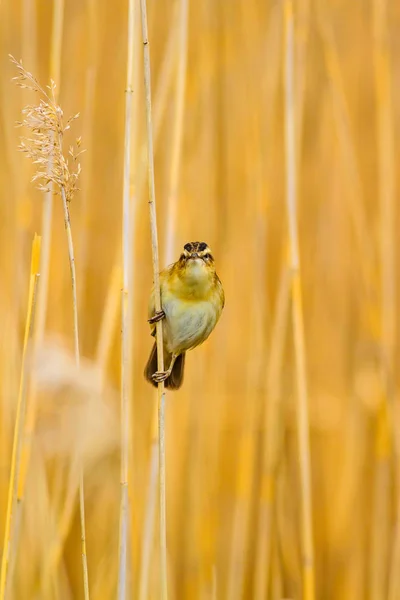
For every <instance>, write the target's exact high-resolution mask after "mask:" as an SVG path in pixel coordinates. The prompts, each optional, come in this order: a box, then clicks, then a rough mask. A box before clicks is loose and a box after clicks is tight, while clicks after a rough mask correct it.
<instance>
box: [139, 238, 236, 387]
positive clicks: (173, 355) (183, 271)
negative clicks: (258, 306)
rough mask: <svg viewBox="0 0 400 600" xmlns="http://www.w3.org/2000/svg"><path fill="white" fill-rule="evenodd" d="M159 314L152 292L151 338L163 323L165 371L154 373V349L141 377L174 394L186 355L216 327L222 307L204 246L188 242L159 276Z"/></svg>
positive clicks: (217, 282)
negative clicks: (161, 384)
mask: <svg viewBox="0 0 400 600" xmlns="http://www.w3.org/2000/svg"><path fill="white" fill-rule="evenodd" d="M160 291H161V311H160V312H158V313H156V311H155V303H154V288H153V290H152V293H151V295H150V302H149V319H148V321H149V323H150V326H151V335H152V336H154V337H155V336H156V323H157V321H160V320H161V319H162V320H163V344H164V368H165V369H166V370H165V371H162V372H161V371H157V344H156V342H155V343H154V345H153V349H152V351H151V353H150V357H149V360H148V362H147V365H146V368H145V372H144V375H145V377H146V379H147V380H148V381H149V382H150V383H152V384H153V385H154V386H157V384H158V383H159V382H161V381H165V387H166V388H169V389H171V390H177V389H179V388H180V387H181V385H182V381H183V371H184V366H185V353H186V352H187V351H188V350H192V349H193V348H195V347H196V346H199V345H200V344H202V343H203V342H204V341H205V340H206V339H207V338H208V336H209V335H210V333H211V332H212V330H213V329H214V327H215V326H216V324H217V322H218V320H219V318H220V316H221V313H222V309H223V308H224V304H225V295H224V290H223V289H222V284H221V281H220V280H219V277H218V275H217V273H216V271H215V263H214V258H213V256H212V253H211V250H210V248H209V247H208V245H207V244H206V243H205V242H189V243H187V244H185V246H184V247H183V253H182V254H181V256H180V258H179V260H177V262H175V263H174V264H172V265H170V266H169V267H167V268H166V269H164V270H163V271H161V273H160Z"/></svg>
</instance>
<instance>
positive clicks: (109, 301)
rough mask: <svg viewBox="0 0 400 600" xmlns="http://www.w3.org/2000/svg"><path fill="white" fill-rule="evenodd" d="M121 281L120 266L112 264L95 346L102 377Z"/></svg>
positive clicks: (109, 349) (115, 327)
mask: <svg viewBox="0 0 400 600" xmlns="http://www.w3.org/2000/svg"><path fill="white" fill-rule="evenodd" d="M121 281H122V271H121V267H120V266H119V265H114V267H113V268H112V271H111V276H110V283H109V286H108V290H107V296H106V301H105V305H104V310H103V317H102V320H101V324H100V331H99V337H98V341H97V348H96V362H97V364H98V365H99V369H100V371H101V372H102V373H103V374H104V375H103V377H105V373H106V370H107V363H108V359H109V357H110V354H111V347H112V339H113V335H114V333H115V332H116V330H117V326H118V325H117V324H118V314H119V311H120V309H121Z"/></svg>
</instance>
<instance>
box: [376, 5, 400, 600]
mask: <svg viewBox="0 0 400 600" xmlns="http://www.w3.org/2000/svg"><path fill="white" fill-rule="evenodd" d="M386 11H387V8H386V4H385V2H382V0H374V2H373V23H372V25H373V34H374V41H373V58H374V75H375V97H376V114H377V155H378V195H379V201H380V227H381V235H380V272H381V315H382V323H381V340H382V354H383V365H382V366H383V369H382V373H383V375H384V377H385V389H386V393H388V392H389V388H390V382H391V381H392V377H393V365H394V354H395V347H396V341H397V340H396V327H397V323H396V259H395V257H396V243H395V239H396V233H395V231H396V230H395V227H396V217H397V215H396V208H395V198H396V195H395V172H394V118H393V117H394V114H393V103H392V89H391V84H390V55H389V48H388V40H387V14H386ZM390 401H391V398H388V397H386V398H383V402H385V403H389V402H390ZM381 415H382V416H381ZM391 418H393V406H389V404H386V405H385V406H383V407H382V410H381V413H380V415H379V417H378V424H377V426H378V432H380V433H381V435H380V437H381V438H383V439H382V441H381V443H380V445H379V446H378V452H377V465H376V469H377V473H376V479H377V487H376V491H375V498H376V500H377V509H376V516H377V522H376V527H375V528H374V530H375V531H376V533H377V536H376V537H375V540H374V542H375V543H373V550H375V553H374V557H373V558H374V562H373V563H372V565H371V566H372V573H374V580H373V582H372V588H371V592H372V591H373V590H374V587H373V586H376V587H375V590H376V592H375V595H374V598H377V599H378V598H381V597H382V598H383V597H387V594H388V593H389V600H394V598H397V597H398V595H399V575H398V567H399V564H400V531H399V522H400V496H399V498H398V500H397V506H396V510H397V514H396V520H397V526H396V528H395V534H394V538H393V544H394V545H393V553H392V561H391V565H390V568H389V570H388V568H387V564H388V559H389V544H390V539H389V535H390V534H389V528H390V512H389V511H390V496H389V490H390V483H391V450H392V448H391V440H390V430H391V429H392V428H393V422H392V423H390V419H391ZM379 450H380V451H379ZM396 451H397V452H396V453H397V464H396V468H397V483H399V471H398V470H399V464H398V461H399V448H396ZM378 485H379V487H378ZM397 494H399V489H398V488H397ZM379 508H380V510H379ZM388 575H389V590H388V589H387V579H388Z"/></svg>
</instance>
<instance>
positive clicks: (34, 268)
mask: <svg viewBox="0 0 400 600" xmlns="http://www.w3.org/2000/svg"><path fill="white" fill-rule="evenodd" d="M40 242H41V239H40V237H39V236H37V235H36V234H35V237H34V239H33V242H32V256H31V269H30V280H29V293H28V307H27V314H26V321H25V334H24V344H23V349H22V363H21V375H20V383H19V393H18V400H17V406H16V416H15V427H14V439H13V448H12V456H11V469H10V477H9V487H8V501H7V515H6V522H5V529H4V542H3V554H2V561H1V575H0V600H4V598H5V595H6V586H7V570H8V561H9V557H10V553H11V546H12V542H13V540H12V538H11V533H12V526H13V523H12V521H13V513H14V510H15V503H16V493H17V488H16V484H17V482H18V475H19V470H20V459H21V456H20V455H21V452H20V451H21V443H22V432H23V427H24V420H25V409H26V390H27V387H28V378H29V374H28V369H27V355H28V351H30V349H31V341H32V337H33V328H34V322H35V309H36V295H37V288H38V281H39V263H40Z"/></svg>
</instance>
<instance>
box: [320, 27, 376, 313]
mask: <svg viewBox="0 0 400 600" xmlns="http://www.w3.org/2000/svg"><path fill="white" fill-rule="evenodd" d="M319 25H320V30H321V34H322V38H323V42H324V44H323V50H324V57H325V63H326V69H327V72H328V76H329V83H330V86H331V93H332V103H333V109H334V117H335V124H336V127H337V131H338V137H339V141H340V145H341V149H342V152H343V155H344V164H345V166H346V170H347V175H348V179H349V182H350V184H351V187H352V193H351V194H350V195H349V205H350V217H351V220H352V225H353V228H354V235H355V238H356V244H357V250H358V255H359V264H360V275H361V283H362V285H363V291H364V294H365V296H366V297H367V302H368V303H371V302H372V299H373V294H374V284H375V279H376V278H375V266H376V256H375V247H374V245H373V243H372V239H371V234H370V231H369V229H368V221H367V214H366V212H365V209H364V206H363V189H362V185H361V175H360V167H359V164H358V158H357V153H356V148H355V144H354V135H353V133H352V127H351V118H350V113H349V108H348V105H347V101H346V95H345V87H344V83H343V78H342V74H341V69H340V64H339V59H338V55H337V50H336V48H335V44H334V38H333V35H332V32H331V30H330V28H329V26H328V23H327V20H326V19H325V18H324V17H322V16H319Z"/></svg>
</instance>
